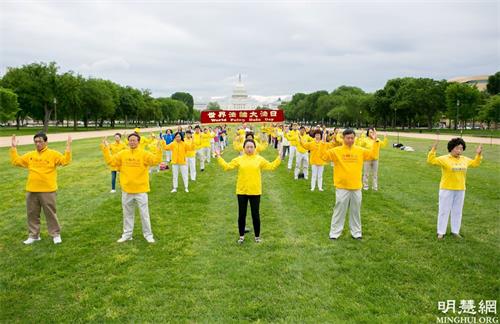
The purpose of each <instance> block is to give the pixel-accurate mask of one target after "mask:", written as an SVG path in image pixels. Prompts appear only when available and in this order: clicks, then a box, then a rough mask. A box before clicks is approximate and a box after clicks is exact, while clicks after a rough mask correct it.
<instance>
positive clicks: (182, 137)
mask: <svg viewBox="0 0 500 324" xmlns="http://www.w3.org/2000/svg"><path fill="white" fill-rule="evenodd" d="M177 135H179V136H180V137H181V141H183V140H184V135H182V133H181V132H175V134H174V138H176V137H177Z"/></svg>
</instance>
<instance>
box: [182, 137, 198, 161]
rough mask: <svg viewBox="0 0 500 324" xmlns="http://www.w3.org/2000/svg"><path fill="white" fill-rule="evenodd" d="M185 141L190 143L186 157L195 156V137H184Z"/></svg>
mask: <svg viewBox="0 0 500 324" xmlns="http://www.w3.org/2000/svg"><path fill="white" fill-rule="evenodd" d="M184 143H186V144H189V149H188V150H187V151H186V157H187V158H193V157H195V156H196V150H195V148H196V146H195V145H194V141H193V138H191V139H188V138H184Z"/></svg>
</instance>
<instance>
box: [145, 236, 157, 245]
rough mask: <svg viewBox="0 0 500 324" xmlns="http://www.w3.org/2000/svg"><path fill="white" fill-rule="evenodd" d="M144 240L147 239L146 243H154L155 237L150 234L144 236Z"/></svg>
mask: <svg viewBox="0 0 500 324" xmlns="http://www.w3.org/2000/svg"><path fill="white" fill-rule="evenodd" d="M146 241H148V243H154V242H155V239H154V238H153V237H151V236H150V237H146Z"/></svg>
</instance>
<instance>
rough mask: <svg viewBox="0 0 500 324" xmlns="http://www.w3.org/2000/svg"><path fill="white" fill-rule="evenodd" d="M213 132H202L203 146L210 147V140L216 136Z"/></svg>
mask: <svg viewBox="0 0 500 324" xmlns="http://www.w3.org/2000/svg"><path fill="white" fill-rule="evenodd" d="M214 136H215V135H213V136H212V134H211V133H203V134H201V147H210V140H211V139H212V138H214Z"/></svg>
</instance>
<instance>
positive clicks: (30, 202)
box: [10, 129, 482, 244]
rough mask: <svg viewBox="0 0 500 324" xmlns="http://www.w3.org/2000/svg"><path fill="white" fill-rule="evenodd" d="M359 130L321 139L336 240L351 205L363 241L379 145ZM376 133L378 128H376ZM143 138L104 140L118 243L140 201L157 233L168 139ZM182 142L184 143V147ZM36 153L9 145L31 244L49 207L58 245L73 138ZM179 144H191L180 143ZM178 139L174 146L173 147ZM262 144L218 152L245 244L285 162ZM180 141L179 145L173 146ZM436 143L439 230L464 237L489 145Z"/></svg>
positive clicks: (39, 141) (353, 227) (38, 140)
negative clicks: (441, 149) (159, 174)
mask: <svg viewBox="0 0 500 324" xmlns="http://www.w3.org/2000/svg"><path fill="white" fill-rule="evenodd" d="M177 136H179V137H180V134H177V135H176V138H177ZM355 137H356V136H355V133H354V131H353V130H350V129H347V130H345V131H344V132H343V144H342V146H337V147H333V148H329V147H328V146H327V145H326V144H325V143H323V144H320V148H319V154H320V156H321V158H322V159H323V160H324V161H327V162H328V161H331V162H333V165H334V186H335V188H336V192H335V195H336V202H335V207H334V210H333V215H332V221H331V226H330V233H329V237H330V239H332V240H336V239H338V238H339V237H340V235H341V234H342V231H343V228H344V222H345V216H346V213H347V210H349V217H350V221H349V227H350V232H351V236H352V237H353V238H355V239H361V238H362V227H361V214H360V207H361V200H362V192H361V189H362V180H361V179H362V178H361V175H362V168H363V162H364V161H365V160H369V159H372V158H373V157H374V156H375V155H376V152H377V150H378V149H379V147H380V141H379V140H376V141H375V142H374V144H373V146H372V148H371V149H370V150H368V149H366V148H362V147H360V146H358V145H355ZM374 137H375V138H376V131H374ZM140 141H141V137H140V135H139V134H137V133H132V134H130V135H128V148H127V149H125V150H122V151H120V152H119V153H117V154H114V155H112V154H111V152H110V148H109V144H108V143H107V141H106V140H103V143H102V145H101V149H102V153H103V156H104V160H105V161H106V163H107V164H108V165H110V166H111V167H113V168H115V169H117V170H119V171H120V181H121V185H122V209H123V233H122V236H121V237H120V239H119V240H118V242H125V241H128V240H131V239H132V232H133V227H134V210H135V205H137V206H138V208H139V213H140V216H141V221H142V230H143V235H144V238H145V239H146V240H147V241H148V242H150V243H153V242H155V240H154V236H153V232H152V230H151V224H150V217H149V209H148V192H149V191H150V186H149V172H148V168H149V167H150V166H153V165H157V164H158V163H159V162H160V161H161V159H162V150H163V149H164V147H162V146H163V144H162V142H158V144H157V147H156V150H154V151H153V152H149V151H147V150H144V149H142V148H140V147H139V144H140ZM181 142H182V144H181ZM34 143H35V148H36V150H34V151H31V152H28V153H26V154H24V155H22V156H20V155H19V154H18V152H17V141H16V138H15V136H13V137H12V145H11V149H10V157H11V163H12V164H13V165H15V166H20V167H25V168H28V170H29V174H28V181H27V185H26V192H27V195H26V207H27V217H28V232H29V234H28V239H27V240H25V241H24V243H25V244H32V243H34V242H36V241H39V240H40V212H41V209H43V210H44V214H45V215H46V218H47V226H48V230H49V235H50V236H52V237H53V240H54V243H56V244H58V243H61V242H62V240H61V236H60V226H59V222H58V219H57V214H56V195H55V193H56V191H57V181H56V180H57V171H56V168H57V167H58V166H64V165H67V164H69V163H70V162H71V138H70V137H68V141H67V147H66V151H65V153H64V154H61V153H59V152H57V151H54V150H51V149H49V148H48V147H47V143H48V142H47V136H46V135H45V134H43V133H39V134H36V135H35V136H34ZM173 143H178V144H177V146H179V147H180V146H183V147H188V146H190V147H192V146H193V144H186V143H184V141H182V138H181V139H180V141H176V142H173ZM173 143H171V144H173ZM255 144H256V143H255V141H254V140H252V139H247V140H245V141H244V143H243V150H244V154H243V155H240V156H238V157H236V158H235V159H233V160H231V161H229V162H226V161H225V160H224V159H223V158H222V157H221V156H220V153H219V152H217V161H218V163H219V164H220V165H221V167H222V168H223V169H224V170H231V169H235V168H237V169H238V176H237V185H236V195H237V199H238V229H239V234H240V237H239V239H238V242H239V243H243V242H244V239H245V231H244V229H245V220H246V209H247V206H248V203H250V207H251V215H252V220H253V223H254V231H255V240H256V242H260V241H261V238H260V213H259V210H260V197H261V195H262V182H261V181H262V180H261V170H275V169H276V168H278V167H279V165H280V163H281V160H282V154H281V152H279V154H278V156H277V157H276V159H275V160H274V161H272V162H269V161H267V160H266V159H265V158H263V157H262V156H260V155H259V154H256V151H255V149H256V145H255ZM172 146H174V145H172ZM436 147H437V144H435V145H434V146H433V148H432V149H431V151H430V152H429V154H428V159H427V161H428V163H430V164H433V165H437V166H440V167H441V170H442V177H441V183H440V191H439V213H438V226H437V235H438V239H443V238H444V235H445V233H446V228H447V224H448V221H449V218H450V215H451V233H452V234H453V235H455V236H460V225H461V218H462V208H463V202H464V196H465V180H466V173H467V169H468V168H469V167H476V166H478V165H479V164H480V163H481V159H482V154H481V153H482V149H481V146H479V147H478V148H477V149H476V156H475V158H474V159H470V158H467V157H464V156H463V155H462V153H463V151H464V150H465V148H466V144H465V142H464V141H463V140H462V139H461V138H456V139H453V140H451V141H450V142H449V143H448V151H449V154H447V155H443V156H440V157H437V156H436Z"/></svg>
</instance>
